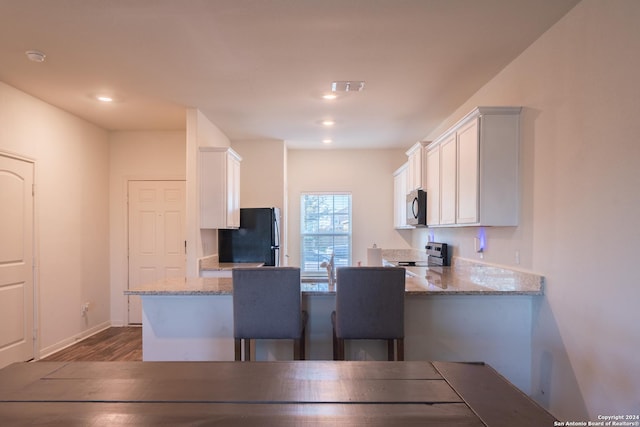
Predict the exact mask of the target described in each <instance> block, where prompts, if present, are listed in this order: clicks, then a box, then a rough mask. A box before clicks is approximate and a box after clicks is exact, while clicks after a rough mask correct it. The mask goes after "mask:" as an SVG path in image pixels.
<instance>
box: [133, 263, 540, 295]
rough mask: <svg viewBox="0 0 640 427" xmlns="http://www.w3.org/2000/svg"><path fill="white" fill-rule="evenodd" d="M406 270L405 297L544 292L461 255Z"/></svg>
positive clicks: (225, 289)
mask: <svg viewBox="0 0 640 427" xmlns="http://www.w3.org/2000/svg"><path fill="white" fill-rule="evenodd" d="M389 258H391V257H389ZM389 261H391V262H393V260H389ZM396 261H397V260H396ZM406 269H407V272H408V277H407V280H406V295H408V296H421V295H433V296H439V295H450V296H451V295H494V296H495V295H511V296H515V295H526V296H536V295H543V294H544V277H543V276H541V275H539V274H536V273H531V272H526V271H520V270H515V269H511V268H508V267H503V266H496V265H490V264H482V263H478V262H475V261H472V260H466V259H461V258H454V260H453V261H452V265H451V266H450V267H407V268H406ZM301 291H302V294H303V295H305V296H322V295H332V294H335V286H329V284H328V283H327V282H326V281H321V280H319V281H317V282H312V283H308V282H306V281H305V282H303V283H302V284H301ZM124 293H125V295H140V296H153V295H156V296H166V295H175V296H189V295H191V296H198V295H232V294H233V281H232V279H231V278H228V277H226V278H224V277H206V278H205V277H196V278H185V277H181V278H169V279H164V280H160V281H158V282H155V283H150V284H145V285H141V286H139V287H137V288H133V289H128V290H125V291H124Z"/></svg>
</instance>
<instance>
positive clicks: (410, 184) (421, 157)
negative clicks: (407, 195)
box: [406, 141, 429, 192]
mask: <svg viewBox="0 0 640 427" xmlns="http://www.w3.org/2000/svg"><path fill="white" fill-rule="evenodd" d="M428 144H429V143H428V142H426V141H421V142H416V143H415V144H414V145H413V146H412V147H411V148H409V149H408V150H407V152H406V154H407V157H408V159H407V192H410V191H413V190H424V189H425V187H426V182H425V181H426V175H425V171H424V162H425V152H426V151H425V147H426V146H427V145H428Z"/></svg>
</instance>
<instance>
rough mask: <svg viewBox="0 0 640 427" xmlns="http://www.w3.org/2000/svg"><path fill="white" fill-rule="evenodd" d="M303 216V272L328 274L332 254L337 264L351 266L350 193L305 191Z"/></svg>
mask: <svg viewBox="0 0 640 427" xmlns="http://www.w3.org/2000/svg"><path fill="white" fill-rule="evenodd" d="M300 216H301V220H300V227H301V229H300V248H301V252H302V254H301V257H300V259H301V260H302V262H301V264H302V266H301V270H302V274H304V275H317V274H325V273H326V271H327V270H326V268H324V267H322V266H321V264H322V263H323V262H329V260H330V258H331V254H334V266H335V267H342V266H348V265H351V194H348V193H333V194H328V193H305V194H302V196H301V197H300Z"/></svg>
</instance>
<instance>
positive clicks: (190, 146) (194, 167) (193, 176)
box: [186, 108, 231, 277]
mask: <svg viewBox="0 0 640 427" xmlns="http://www.w3.org/2000/svg"><path fill="white" fill-rule="evenodd" d="M186 119H187V157H186V176H187V209H186V211H187V221H186V227H187V269H186V271H187V276H188V277H197V276H198V274H199V270H198V259H199V258H201V257H203V256H207V255H213V254H214V253H215V252H217V250H215V248H217V247H218V235H217V232H216V230H201V229H200V198H199V194H198V189H199V188H200V187H199V180H198V147H229V146H231V142H230V141H229V138H227V136H226V135H225V134H224V133H222V131H221V130H220V128H218V127H217V126H216V125H215V124H213V123H211V121H210V120H209V119H207V118H206V117H205V115H204V114H202V112H201V111H200V110H197V109H194V108H190V109H188V110H187V114H186ZM205 247H207V248H211V249H209V251H210V252H211V253H208V252H207V253H205V251H204V248H205Z"/></svg>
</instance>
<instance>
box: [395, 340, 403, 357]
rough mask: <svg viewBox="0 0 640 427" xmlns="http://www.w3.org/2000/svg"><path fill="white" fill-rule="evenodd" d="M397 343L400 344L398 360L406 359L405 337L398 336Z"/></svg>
mask: <svg viewBox="0 0 640 427" xmlns="http://www.w3.org/2000/svg"><path fill="white" fill-rule="evenodd" d="M396 343H397V346H398V360H399V361H403V360H404V338H398V339H397V340H396Z"/></svg>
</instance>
